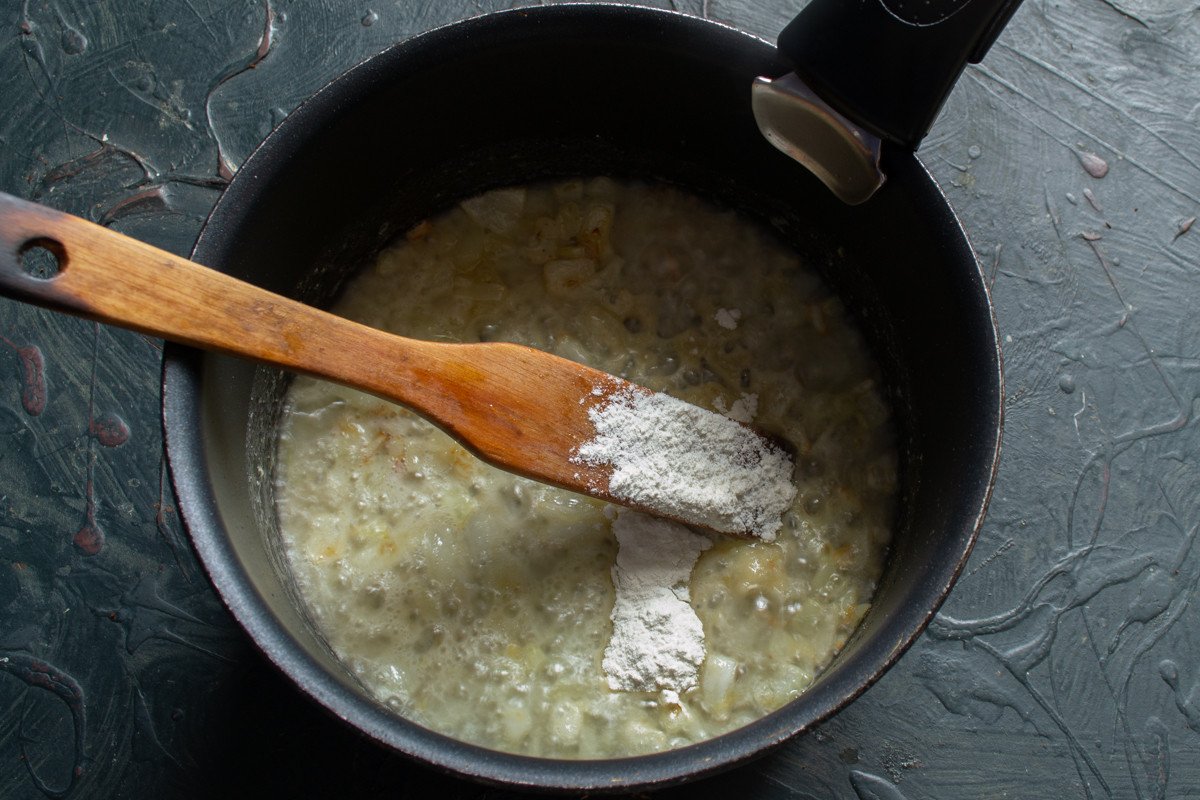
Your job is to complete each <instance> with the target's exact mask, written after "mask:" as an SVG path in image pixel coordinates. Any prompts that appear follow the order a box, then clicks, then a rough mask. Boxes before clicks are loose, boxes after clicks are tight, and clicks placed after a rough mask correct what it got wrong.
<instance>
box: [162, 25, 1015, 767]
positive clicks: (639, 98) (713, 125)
mask: <svg viewBox="0 0 1200 800" xmlns="http://www.w3.org/2000/svg"><path fill="white" fill-rule="evenodd" d="M960 66H961V64H960ZM791 69H793V66H792V65H790V64H789V63H788V62H787V61H785V60H784V59H783V58H782V57H781V56H780V55H779V53H778V52H777V51H776V49H775V48H774V47H773V46H771V45H770V44H768V43H766V42H764V41H762V40H759V39H756V38H753V37H751V36H749V35H746V34H744V33H741V32H738V31H736V30H733V29H731V28H728V27H724V26H721V25H719V24H715V23H712V22H708V21H703V20H699V19H694V18H689V17H685V16H682V15H678V14H673V13H667V12H661V11H651V10H646V9H637V8H631V7H619V6H580V5H564V6H551V7H542V8H536V9H528V10H514V11H508V12H502V13H499V14H495V15H490V16H486V17H481V18H477V19H473V20H469V21H466V22H462V23H458V24H456V25H452V26H449V27H446V28H442V29H438V30H435V31H432V32H430V33H426V34H424V35H421V36H418V37H416V38H414V39H412V40H410V41H407V42H405V43H403V44H400V45H398V46H396V47H393V48H392V49H390V50H388V51H386V52H384V53H382V54H380V55H378V56H376V57H374V58H372V59H370V60H368V61H367V62H365V63H363V64H362V65H360V66H358V67H356V68H355V69H353V70H351V71H350V72H349V73H347V74H346V75H344V76H343V77H341V78H339V79H338V80H336V81H334V82H333V83H332V84H330V85H329V86H327V87H326V88H325V89H323V90H322V91H320V92H319V93H318V94H316V95H315V96H314V97H313V98H311V99H310V100H309V101H308V102H306V103H305V104H304V105H303V106H301V107H300V108H299V109H298V110H297V111H296V112H294V113H293V114H292V115H290V116H289V117H288V118H287V119H286V120H285V121H284V122H283V124H282V125H280V127H279V128H278V129H277V130H276V131H275V132H274V133H272V134H271V135H270V136H269V137H268V138H267V140H266V141H265V142H264V143H263V144H262V146H261V147H260V148H259V149H258V150H257V151H256V152H255V153H254V154H253V155H252V156H251V157H250V158H249V160H247V162H246V163H245V164H244V165H243V166H242V168H241V169H240V170H239V172H238V174H237V177H236V178H235V179H234V180H233V182H232V183H231V185H230V186H229V188H228V190H227V191H226V192H225V193H224V195H223V196H222V198H221V200H220V202H219V203H218V204H217V206H216V208H215V210H214V211H213V213H212V216H211V217H210V218H209V220H208V223H207V225H206V226H205V228H204V231H203V233H202V235H201V237H200V240H199V242H198V244H197V245H196V248H195V251H194V253H193V257H194V258H195V260H197V261H199V262H201V263H204V264H208V265H210V266H213V267H216V268H218V269H220V270H222V271H225V272H228V273H231V274H233V275H235V276H237V277H239V278H242V279H245V280H248V281H250V282H253V283H256V284H259V285H262V286H264V287H266V288H268V289H271V290H273V291H276V292H279V293H282V294H287V295H291V296H294V297H299V298H301V299H303V300H306V301H308V302H312V303H316V304H327V303H328V302H329V301H330V300H331V298H333V297H334V296H335V295H336V293H337V291H338V289H339V286H340V285H341V284H342V282H343V280H344V279H345V278H346V277H347V276H348V275H350V274H352V273H353V272H354V271H355V269H356V268H358V267H359V266H361V265H363V264H366V263H368V262H369V261H370V259H371V258H372V255H373V254H375V253H376V252H378V251H379V250H380V248H381V247H382V246H383V245H384V244H386V243H387V242H388V241H389V240H390V239H392V238H393V237H394V236H395V235H397V234H398V233H401V232H403V231H405V230H406V229H407V228H409V227H410V226H411V225H413V224H415V223H416V222H418V221H420V220H422V219H424V218H426V217H427V216H429V215H430V214H433V213H436V212H438V211H440V210H442V209H445V208H447V207H449V206H451V205H452V204H454V203H455V202H456V201H458V200H460V199H463V198H465V197H468V196H470V195H473V194H475V193H478V192H480V191H482V190H485V189H489V188H493V187H498V186H502V185H506V184H513V183H521V182H529V181H533V180H538V179H543V178H552V177H560V176H576V175H596V174H605V175H612V176H618V177H619V176H629V177H637V178H641V179H649V180H657V181H664V182H667V183H670V184H676V185H679V186H682V187H685V188H686V189H689V190H691V191H693V192H696V193H698V194H701V195H703V196H707V197H709V198H711V199H713V200H714V201H716V202H718V203H720V204H722V205H726V206H730V207H734V208H737V209H740V210H741V211H742V212H743V213H744V214H746V215H748V216H750V217H753V218H757V219H759V220H761V221H763V222H764V223H765V224H767V225H769V226H770V227H772V228H773V229H774V230H775V231H776V232H777V233H778V235H779V236H781V237H782V238H783V239H784V240H786V241H787V242H788V243H790V244H791V245H792V246H793V247H794V248H795V249H796V250H798V251H799V252H800V253H802V254H803V255H804V256H805V257H806V258H807V259H808V260H809V261H811V262H812V263H814V264H816V265H818V266H819V267H820V268H821V270H822V271H823V273H824V275H825V278H826V279H827V280H828V281H829V283H830V284H831V285H832V286H833V287H834V288H835V289H836V291H837V292H838V293H839V294H840V295H841V296H842V298H843V299H844V301H845V303H846V305H847V306H848V307H849V308H851V309H853V310H854V311H855V314H856V316H857V318H858V322H859V323H860V325H861V326H862V328H863V329H864V331H865V332H866V334H867V337H868V339H869V341H870V344H871V346H872V347H873V348H874V350H875V352H876V354H877V356H878V357H879V359H880V360H881V361H882V362H883V364H884V368H885V372H886V378H887V382H888V387H889V391H890V398H891V401H892V402H893V404H894V407H895V416H896V419H897V420H898V424H899V427H900V433H901V439H902V451H903V453H902V470H901V472H902V500H901V510H900V515H899V523H898V527H897V530H896V531H895V534H894V539H893V545H892V549H891V554H890V558H889V561H888V564H887V567H886V571H885V574H884V576H883V578H882V580H881V583H880V585H879V588H878V592H877V594H876V596H875V600H874V605H873V606H872V608H871V610H870V612H869V613H868V614H867V616H866V619H865V620H864V622H863V623H862V625H861V626H860V628H859V629H858V630H857V632H856V633H855V634H854V636H853V637H852V638H851V640H850V641H849V642H848V644H847V645H846V647H845V649H844V650H843V651H842V652H841V653H840V654H839V655H838V656H837V658H836V659H835V660H834V662H833V663H832V664H831V665H830V666H829V668H828V669H826V670H825V671H824V673H823V674H822V675H821V676H820V677H819V678H818V680H817V681H816V683H815V684H814V685H813V686H812V688H811V689H809V690H808V691H807V692H806V693H805V694H804V695H803V696H801V697H800V698H798V699H797V700H795V701H794V702H792V703H790V704H788V705H787V706H785V707H783V708H782V709H780V710H779V711H777V712H775V713H772V714H770V715H768V716H766V717H764V718H763V719H761V720H759V721H758V722H756V723H754V724H752V725H749V726H747V727H745V728H742V729H740V730H737V731H734V732H732V733H730V734H727V735H725V736H721V737H719V738H717V739H714V740H711V741H707V742H704V743H701V744H697V745H694V746H690V747H687V748H683V749H680V750H675V751H672V752H667V753H662V754H657V755H649V756H641V757H635V758H623V759H612V760H603V761H561V760H550V759H537V758H529V757H521V756H514V755H507V754H503V753H497V752H494V751H490V750H487V749H484V748H480V747H476V746H472V745H467V744H463V743H460V742H456V741H454V740H451V739H449V738H446V737H444V736H441V735H439V734H436V733H433V732H431V731H429V730H426V729H424V728H422V727H420V726H417V725H414V724H412V723H410V722H407V721H406V720H404V719H402V718H400V717H398V716H396V715H395V714H394V713H392V712H390V711H388V710H387V709H386V708H385V707H384V706H382V705H381V704H380V703H378V702H376V701H374V700H372V699H371V698H370V697H369V696H367V695H366V694H365V692H364V691H363V689H362V688H361V687H360V686H359V685H358V684H357V682H356V681H355V680H354V679H353V678H352V677H351V676H350V674H349V673H348V672H347V670H346V669H345V668H343V667H342V666H341V665H340V664H339V663H338V661H337V659H336V658H335V657H334V656H333V655H332V654H331V653H330V651H329V649H328V647H327V646H326V645H325V644H324V643H323V642H322V641H321V639H320V638H319V637H318V636H317V635H316V634H315V633H314V631H313V629H312V627H311V626H310V625H309V624H308V623H307V622H306V620H305V617H304V615H303V613H302V612H301V611H299V610H298V603H297V600H296V597H295V594H294V590H293V588H292V587H291V585H290V583H289V580H288V578H287V577H286V576H287V570H286V568H285V566H284V564H283V559H282V557H281V553H280V551H279V546H278V544H277V537H276V535H275V530H274V528H275V525H276V523H275V518H274V512H273V507H272V488H271V480H270V476H271V474H272V469H273V447H274V445H273V436H272V431H273V429H274V426H275V424H276V422H277V420H278V417H279V414H280V400H281V396H282V392H283V390H284V388H285V386H286V380H287V379H286V376H283V375H281V374H279V373H276V372H273V371H270V370H267V369H265V368H261V367H256V366H254V365H251V364H248V363H245V362H241V361H237V360H233V359H230V358H227V357H223V356H218V355H213V354H207V353H201V352H197V351H194V350H191V349H187V348H184V347H179V346H169V347H168V348H167V349H166V357H165V366H164V377H163V393H164V394H163V396H164V400H163V418H164V426H165V432H166V442H167V450H168V456H169V460H170V467H171V474H172V478H173V481H174V486H175V490H176V494H177V498H178V504H179V509H180V511H181V513H182V516H183V519H184V521H185V522H186V525H187V528H188V530H189V531H190V534H191V536H192V539H193V541H194V543H195V547H196V549H197V551H198V552H199V555H200V557H201V559H202V560H203V562H204V564H205V566H206V567H207V569H208V571H209V574H210V576H211V578H212V580H213V583H214V584H215V585H216V587H217V589H218V590H219V592H220V593H221V595H222V597H223V598H224V600H225V602H226V603H227V604H228V605H229V607H230V609H231V610H232V612H233V614H234V615H235V616H236V617H237V619H238V620H239V621H240V623H241V624H242V625H243V626H244V627H245V629H246V630H247V631H248V632H249V634H250V636H251V637H252V638H253V639H254V641H255V642H256V643H257V644H258V646H259V647H261V649H262V650H263V651H264V652H265V653H266V655H267V656H268V657H269V658H270V659H271V660H272V661H273V662H274V663H275V664H276V665H277V666H278V667H279V668H280V669H281V670H282V671H283V672H284V673H285V674H286V675H287V676H288V677H289V678H291V679H292V680H293V681H295V682H296V684H298V685H299V686H300V687H302V688H303V689H304V691H306V692H307V693H309V694H310V695H312V697H313V698H315V699H316V700H317V702H319V703H320V704H322V705H323V706H325V707H326V708H327V709H328V710H329V711H331V712H332V713H333V714H335V715H336V716H337V717H339V718H341V719H343V720H345V721H347V722H348V723H350V724H351V725H354V726H356V727H357V728H359V729H360V730H362V731H364V732H365V733H366V734H367V735H368V736H369V737H371V738H373V739H375V740H377V741H378V742H380V743H382V744H384V745H387V746H389V747H392V748H395V749H396V750H399V751H402V752H404V753H407V754H410V755H412V756H414V757H416V758H418V759H421V760H423V761H425V762H428V763H431V764H434V765H438V766H440V767H442V768H445V769H448V770H451V771H453V772H456V773H459V774H462V775H466V776H471V777H474V778H478V779H482V780H485V781H490V782H499V783H507V784H516V785H524V786H537V787H558V788H573V789H585V790H614V789H630V788H634V787H646V786H653V785H663V784H668V783H673V782H679V781H682V780H685V779H688V778H693V777H697V776H700V775H704V774H707V773H711V772H713V771H716V770H718V769H722V768H726V767H729V766H731V765H734V764H737V763H739V762H741V761H744V760H746V759H748V758H751V757H753V756H755V755H757V754H760V753H762V752H764V751H766V750H767V749H769V748H771V747H772V746H773V745H776V744H779V743H780V742H783V741H784V740H786V739H787V738H788V737H790V736H793V735H794V734H796V733H798V732H801V731H805V730H807V729H809V728H811V727H812V726H813V725H815V724H816V723H817V722H819V721H821V720H822V719H825V718H826V717H828V716H829V715H831V714H833V713H834V712H835V711H837V710H838V709H840V708H842V707H843V706H845V705H846V704H847V703H849V702H850V701H851V700H853V699H854V698H855V697H857V696H858V695H860V694H861V693H862V692H863V691H865V690H866V689H867V687H869V686H870V685H871V684H872V683H873V682H874V681H875V680H877V679H878V678H879V677H880V675H881V674H882V673H883V672H884V671H885V670H886V669H887V668H888V667H889V666H890V665H891V664H892V663H894V662H895V661H896V659H898V658H899V657H900V655H901V653H902V652H903V651H904V650H905V649H906V648H907V647H908V646H909V645H910V644H911V643H912V642H913V640H914V639H915V638H916V637H917V635H918V634H919V633H920V632H921V630H922V629H923V628H924V626H925V624H926V622H927V621H928V620H929V619H930V617H931V616H932V615H933V613H934V611H935V609H936V608H937V607H938V605H939V604H940V603H941V602H942V599H943V598H944V597H945V596H946V594H947V592H948V591H949V589H950V586H951V584H952V583H953V581H954V579H955V577H956V576H957V575H958V572H959V570H960V569H961V567H962V565H963V562H964V561H965V559H966V557H967V554H968V553H969V551H970V549H971V545H972V543H973V542H974V539H975V536H976V533H977V531H978V529H979V526H980V524H981V522H982V518H983V513H984V509H985V507H986V505H987V501H988V497H989V494H990V492H991V486H992V481H993V478H994V474H995V469H996V464H997V458H998V453H999V443H1000V430H1001V408H1002V381H1001V369H1000V353H999V348H998V342H997V333H996V328H995V323H994V319H993V314H992V309H991V306H990V303H989V298H988V293H987V289H986V284H985V280H984V277H983V274H982V273H981V271H980V268H979V265H978V264H977V262H976V259H975V256H974V254H973V252H972V250H971V247H970V245H969V244H968V242H967V239H966V237H965V236H964V234H963V231H962V230H961V228H960V226H959V223H958V221H957V220H956V219H955V216H954V214H953V212H952V211H951V209H950V207H949V206H948V205H947V202H946V199H945V197H944V196H943V195H942V194H941V192H940V191H939V190H938V188H937V186H936V185H935V184H934V182H933V180H932V179H931V178H930V176H929V175H928V173H927V172H926V171H925V169H924V168H923V167H922V166H921V164H920V163H919V162H918V161H917V159H916V158H915V156H913V155H912V153H911V152H910V150H909V149H908V148H905V147H890V146H888V147H885V148H884V155H883V164H882V166H883V170H884V171H885V172H886V173H887V175H888V180H887V182H886V184H885V185H884V186H883V188H882V189H881V190H880V191H879V192H878V193H877V194H876V195H875V196H874V197H873V198H872V199H871V200H869V201H868V202H866V203H864V204H862V205H859V206H855V207H850V206H846V205H843V204H841V203H839V202H837V201H836V200H835V199H834V198H833V196H832V195H831V194H830V193H829V192H828V191H827V190H826V189H825V188H824V187H823V186H822V185H821V184H820V183H819V182H818V181H817V180H815V179H814V178H813V177H811V176H810V175H809V174H808V173H807V172H805V171H804V169H802V168H801V167H800V166H798V165H797V164H796V163H794V162H793V161H791V160H790V159H788V158H787V157H786V156H784V155H783V154H782V153H780V152H778V151H777V150H775V149H774V148H772V147H771V146H770V145H769V144H767V143H766V141H765V140H764V139H763V138H762V136H761V135H760V133H759V131H758V130H757V128H756V126H755V122H754V119H753V117H752V115H751V110H750V91H749V87H750V85H751V82H752V81H753V79H754V78H755V77H756V76H760V75H766V76H778V75H781V74H783V73H786V72H788V71H789V70H791ZM939 102H940V98H939ZM935 110H936V109H935ZM922 132H923V131H922ZM746 278H747V280H753V273H752V270H749V269H748V271H747V276H746ZM346 356H347V358H353V357H354V354H353V353H347V354H346Z"/></svg>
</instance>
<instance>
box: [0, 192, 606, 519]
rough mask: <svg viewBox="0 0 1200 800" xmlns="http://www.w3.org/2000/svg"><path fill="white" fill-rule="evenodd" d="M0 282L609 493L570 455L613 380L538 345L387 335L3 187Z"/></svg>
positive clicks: (26, 296) (600, 475)
mask: <svg viewBox="0 0 1200 800" xmlns="http://www.w3.org/2000/svg"><path fill="white" fill-rule="evenodd" d="M35 247H42V248H45V249H46V250H49V251H50V252H51V253H53V254H54V256H55V257H56V259H57V261H58V271H57V273H56V274H53V275H51V276H49V277H38V276H35V275H32V274H30V273H29V272H28V271H27V270H26V268H25V266H24V265H23V261H24V260H25V258H24V255H25V253H26V252H27V251H29V250H30V249H31V248H35ZM0 294H4V295H7V296H9V297H13V298H16V299H19V300H24V301H26V302H30V303H35V304H37V305H41V306H45V307H47V308H51V309H54V310H56V311H65V312H68V313H71V314H75V315H78V316H82V317H86V318H88V319H93V320H98V321H100V322H105V323H109V324H113V325H117V326H120V327H123V328H130V329H133V330H137V331H141V332H143V333H147V334H150V335H153V336H158V337H161V338H164V339H170V340H172V341H176V342H180V343H183V344H187V345H192V346H195V347H201V348H204V349H206V350H217V351H221V352H225V353H229V354H232V355H237V356H242V357H245V358H250V359H253V360H255V361H260V362H264V363H267V364H273V365H275V366H279V367H283V368H285V369H288V370H292V371H294V372H302V373H306V374H309V375H315V376H317V377H321V378H326V379H329V380H333V381H336V382H338V383H343V384H346V385H349V386H354V387H356V388H359V389H363V390H365V391H368V392H371V393H373V394H376V395H379V396H380V397H384V398H387V399H389V400H393V401H396V402H399V403H403V404H404V405H407V406H409V407H410V408H412V409H414V410H415V411H417V412H418V413H420V414H422V415H424V416H425V417H427V418H429V419H430V420H431V421H433V422H435V423H437V424H438V425H440V426H441V427H442V428H444V429H446V430H447V431H449V432H450V433H451V434H453V435H454V436H456V437H457V438H458V439H459V440H460V441H461V442H462V443H463V444H465V445H466V446H468V447H470V448H471V449H472V450H474V451H475V452H476V453H477V454H479V455H480V456H482V457H483V458H485V459H487V460H489V461H491V462H492V463H495V464H498V465H501V466H504V467H505V468H507V469H511V470H512V471H514V472H518V473H520V474H523V475H528V476H530V477H534V478H537V479H538V480H543V481H547V482H549V483H554V484H557V485H559V486H567V487H569V488H575V487H577V486H578V484H580V483H581V482H585V481H586V485H588V486H592V487H597V486H599V487H601V489H600V491H593V492H592V493H594V494H599V495H600V496H607V493H606V490H607V471H605V470H599V469H597V468H591V467H586V466H584V465H577V464H572V463H570V462H569V461H568V458H567V455H568V453H569V451H570V450H571V448H573V447H574V446H575V445H577V444H578V443H580V442H581V441H582V440H583V439H584V438H586V436H587V435H588V434H589V433H590V430H591V427H590V422H589V421H588V418H587V412H586V408H585V406H584V405H583V402H584V400H583V399H584V398H586V399H587V401H588V403H589V404H590V402H592V401H594V400H595V399H596V398H594V397H593V395H592V388H593V387H594V386H596V385H601V384H603V385H609V384H611V383H612V381H613V379H612V378H610V377H609V376H606V375H604V374H603V373H601V372H597V371H596V370H592V369H589V368H587V367H584V366H582V365H579V364H571V363H569V362H565V361H563V360H561V359H558V358H556V357H554V356H551V355H550V354H548V353H542V352H538V351H535V350H532V349H530V348H527V347H521V346H519V345H514V344H506V343H500V342H496V343H490V344H469V345H459V344H446V343H440V342H425V341H419V340H415V339H407V338H404V337H400V336H395V335H392V334H388V333H384V332H382V331H378V330H375V329H374V328H369V327H367V326H365V325H360V324H358V323H356V322H351V321H350V320H346V319H343V318H341V317H337V316H334V315H333V314H330V313H328V312H325V311H321V310H319V309H316V308H313V307H311V306H306V305H304V304H303V303H299V302H296V301H294V300H290V299H288V298H285V297H281V296H279V295H276V294H272V293H271V292H268V291H266V290H264V289H261V288H259V287H256V286H253V285H251V284H248V283H245V282H243V281H240V280H237V279H236V278H232V277H230V276H228V275H225V274H223V273H220V272H217V271H216V270H212V269H209V268H207V267H203V266H201V265H199V264H196V263H194V262H191V261H188V260H187V259H185V258H180V257H179V256H175V255H172V254H171V253H166V252H164V251H162V250H159V249H157V248H154V247H151V246H150V245H147V244H144V243H142V242H139V241H137V240H136V239H131V238H130V237H128V236H123V235H121V234H119V233H116V232H115V231H110V230H108V229H107V228H104V227H101V226H99V225H96V224H94V223H91V222H88V221H87V220H83V219H80V218H78V217H73V216H71V215H69V214H63V213H61V212H58V211H55V210H53V209H50V208H46V207H44V206H41V205H37V204H34V203H29V202H26V201H23V200H20V199H18V198H15V197H11V196H8V195H5V194H2V193H0ZM547 407H549V408H551V409H554V411H553V412H552V413H547V412H546V408H547Z"/></svg>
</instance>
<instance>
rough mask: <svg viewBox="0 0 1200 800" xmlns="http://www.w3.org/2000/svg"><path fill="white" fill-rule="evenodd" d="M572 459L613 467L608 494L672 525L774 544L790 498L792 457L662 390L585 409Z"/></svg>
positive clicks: (622, 394) (628, 393)
mask: <svg viewBox="0 0 1200 800" xmlns="http://www.w3.org/2000/svg"><path fill="white" fill-rule="evenodd" d="M588 417H589V418H590V419H591V421H592V425H593V426H594V427H595V430H596V435H595V436H594V437H593V438H592V439H589V440H588V441H587V442H585V443H584V444H583V445H582V446H580V448H579V450H578V452H577V453H576V455H575V456H574V457H573V459H574V460H575V461H577V462H579V463H584V464H590V465H611V466H612V477H611V478H610V479H609V484H608V488H609V491H610V492H612V494H613V496H614V497H617V498H620V499H622V500H626V501H629V502H631V503H636V504H637V505H639V506H642V507H643V508H648V509H653V510H655V511H658V512H659V513H661V514H663V515H665V516H669V517H672V518H674V519H677V520H681V521H683V522H686V523H689V524H692V525H700V526H703V527H706V528H710V529H712V530H716V531H722V532H725V533H749V534H753V535H754V536H758V537H760V538H762V539H763V540H765V541H768V542H770V541H774V539H775V536H776V534H777V533H778V532H779V529H780V528H781V527H782V525H783V521H782V516H783V512H784V511H786V510H787V509H788V507H789V506H790V505H791V503H792V500H793V499H794V498H795V496H796V486H795V484H793V483H792V460H791V458H790V457H789V456H788V454H787V453H785V452H784V451H783V450H781V449H779V448H778V447H776V446H775V445H773V444H771V443H769V442H767V441H766V440H765V439H763V438H762V437H761V436H759V435H758V434H757V433H755V432H754V431H753V430H751V429H750V428H747V427H746V426H744V425H740V424H739V423H737V422H735V421H734V420H732V419H729V418H727V417H723V416H721V415H720V414H716V413H714V412H712V411H708V410H706V409H703V408H699V407H697V406H694V405H691V404H690V403H685V402H683V401H682V400H678V399H676V398H674V397H671V396H669V395H665V394H662V393H655V394H643V393H640V392H637V391H634V390H632V389H629V390H623V391H618V392H615V393H614V394H613V395H612V396H611V397H609V398H607V402H606V403H604V404H603V405H598V406H597V407H595V408H592V409H590V410H589V411H588Z"/></svg>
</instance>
